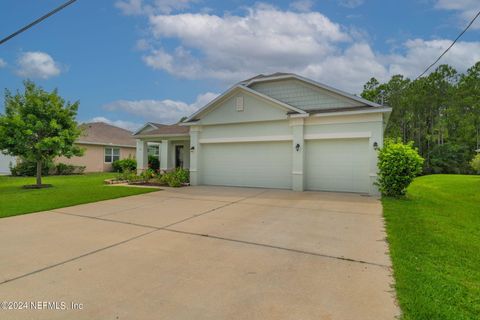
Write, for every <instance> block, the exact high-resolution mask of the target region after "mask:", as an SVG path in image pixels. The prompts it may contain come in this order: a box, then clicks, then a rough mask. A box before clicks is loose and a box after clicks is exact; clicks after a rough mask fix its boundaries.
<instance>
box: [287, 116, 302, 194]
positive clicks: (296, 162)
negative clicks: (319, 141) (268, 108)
mask: <svg viewBox="0 0 480 320" xmlns="http://www.w3.org/2000/svg"><path fill="white" fill-rule="evenodd" d="M303 124H304V118H292V119H290V126H291V128H292V136H293V140H292V189H293V190H294V191H303V189H304V181H303V166H304V162H305V152H304V151H305V140H304V139H303ZM297 147H298V150H297Z"/></svg>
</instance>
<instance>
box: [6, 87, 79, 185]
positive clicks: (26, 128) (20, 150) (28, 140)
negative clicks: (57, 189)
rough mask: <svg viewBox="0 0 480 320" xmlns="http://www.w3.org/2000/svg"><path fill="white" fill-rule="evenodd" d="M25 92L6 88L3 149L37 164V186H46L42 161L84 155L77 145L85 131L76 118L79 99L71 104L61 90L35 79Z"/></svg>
mask: <svg viewBox="0 0 480 320" xmlns="http://www.w3.org/2000/svg"><path fill="white" fill-rule="evenodd" d="M24 87H25V88H24V91H23V92H19V91H17V93H16V94H12V93H11V92H10V91H8V90H5V114H3V115H2V114H0V150H3V152H4V153H7V154H9V155H12V156H17V157H20V158H21V159H25V160H26V161H35V162H36V163H37V179H36V180H37V181H36V182H37V183H36V185H37V187H41V186H42V164H43V163H45V162H49V161H52V160H53V159H54V158H55V157H58V156H66V157H72V156H78V155H82V150H81V149H80V148H79V147H77V146H76V145H74V142H75V139H77V138H78V136H79V135H80V133H81V131H80V129H78V125H77V122H76V120H75V118H76V116H77V111H78V106H79V102H75V103H70V102H65V100H64V99H63V98H62V97H60V96H59V95H58V92H57V90H56V89H55V90H53V91H52V92H47V91H45V90H43V89H42V88H40V87H37V86H36V85H35V83H33V82H32V81H25V82H24Z"/></svg>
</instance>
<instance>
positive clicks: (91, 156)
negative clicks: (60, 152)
mask: <svg viewBox="0 0 480 320" xmlns="http://www.w3.org/2000/svg"><path fill="white" fill-rule="evenodd" d="M80 128H81V129H82V131H83V133H82V135H81V136H80V137H79V138H78V139H77V141H76V142H75V143H76V145H78V146H79V147H81V148H83V149H84V150H85V151H84V154H83V156H82V157H72V158H70V159H68V158H66V157H60V158H58V159H57V160H56V162H57V163H58V162H62V163H67V164H73V165H77V166H85V172H102V171H111V170H112V162H113V161H115V160H119V159H125V158H129V157H130V158H135V139H133V138H132V132H131V131H128V130H126V129H122V128H119V127H115V126H112V125H109V124H106V123H103V122H92V123H84V124H81V125H80Z"/></svg>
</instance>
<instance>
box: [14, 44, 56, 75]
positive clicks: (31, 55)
mask: <svg viewBox="0 0 480 320" xmlns="http://www.w3.org/2000/svg"><path fill="white" fill-rule="evenodd" d="M17 64H18V69H17V74H18V75H19V76H22V77H29V78H42V79H48V78H50V77H54V76H58V75H59V74H60V67H59V65H58V64H57V63H56V62H55V61H54V60H53V58H52V57H51V56H50V55H49V54H47V53H45V52H40V51H35V52H25V53H23V54H21V56H20V57H19V58H18V60H17Z"/></svg>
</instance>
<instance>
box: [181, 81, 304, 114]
mask: <svg viewBox="0 0 480 320" xmlns="http://www.w3.org/2000/svg"><path fill="white" fill-rule="evenodd" d="M238 93H243V94H247V95H249V96H253V97H254V98H256V99H257V100H259V101H261V102H262V103H266V104H268V105H269V106H270V107H273V108H278V109H280V110H282V112H283V113H282V114H284V115H286V114H287V113H305V111H303V110H301V109H299V108H296V107H294V106H291V105H289V104H287V103H284V102H282V101H279V100H277V99H275V98H272V97H269V96H267V95H264V94H263V93H261V92H258V91H255V90H252V89H250V88H248V87H245V86H244V85H242V84H238V85H235V86H233V87H231V88H230V89H228V90H227V91H226V92H224V93H223V94H221V95H220V96H218V97H217V98H216V99H214V100H212V101H211V102H210V103H208V104H207V105H206V106H204V107H203V108H201V109H200V110H198V111H197V112H195V113H194V114H193V115H191V116H190V117H189V118H188V119H187V120H185V122H192V121H196V120H199V119H201V118H202V117H204V116H205V115H207V114H208V113H210V112H212V111H214V110H215V109H216V108H217V107H218V106H220V105H222V104H223V103H224V102H226V101H227V100H229V99H231V98H232V96H234V95H235V94H238ZM257 121H258V120H257Z"/></svg>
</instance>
